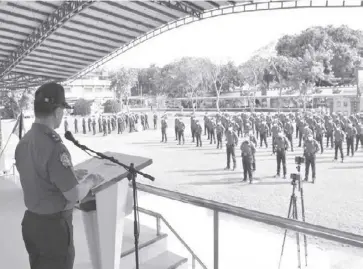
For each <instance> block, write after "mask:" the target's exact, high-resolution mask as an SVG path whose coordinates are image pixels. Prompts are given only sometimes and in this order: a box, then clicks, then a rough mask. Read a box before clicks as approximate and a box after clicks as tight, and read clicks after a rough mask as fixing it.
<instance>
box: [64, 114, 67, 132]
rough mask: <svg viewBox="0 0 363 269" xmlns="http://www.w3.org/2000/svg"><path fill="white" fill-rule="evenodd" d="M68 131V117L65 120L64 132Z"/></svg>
mask: <svg viewBox="0 0 363 269" xmlns="http://www.w3.org/2000/svg"><path fill="white" fill-rule="evenodd" d="M67 131H68V121H67V117H65V118H64V132H67Z"/></svg>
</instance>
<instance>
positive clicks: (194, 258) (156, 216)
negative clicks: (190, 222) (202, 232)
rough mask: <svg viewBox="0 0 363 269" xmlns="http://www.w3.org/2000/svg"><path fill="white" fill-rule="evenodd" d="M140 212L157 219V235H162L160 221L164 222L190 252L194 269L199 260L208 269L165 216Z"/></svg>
mask: <svg viewBox="0 0 363 269" xmlns="http://www.w3.org/2000/svg"><path fill="white" fill-rule="evenodd" d="M138 210H139V212H141V213H144V214H146V215H149V216H152V217H155V218H156V221H157V223H156V233H157V235H160V223H159V222H160V221H159V220H162V221H163V222H164V223H165V225H166V226H167V227H168V228H169V230H170V231H171V232H172V233H173V234H174V235H175V236H176V238H178V240H179V241H180V243H182V245H183V246H184V247H185V248H186V249H187V250H188V251H189V253H190V254H191V255H192V258H193V260H192V268H193V269H194V268H195V262H194V261H195V260H197V262H198V263H199V264H200V265H201V266H202V268H203V269H207V267H206V266H205V264H204V263H203V262H202V261H201V260H200V258H199V257H198V256H197V254H195V252H194V251H193V250H192V249H191V248H190V246H189V245H188V244H187V243H186V242H185V241H184V240H183V238H181V236H180V235H179V234H178V233H177V231H175V230H174V228H173V227H172V226H171V225H170V223H169V222H168V221H167V220H166V219H165V218H164V216H163V215H161V214H160V213H157V212H154V211H151V210H148V209H145V208H142V207H138Z"/></svg>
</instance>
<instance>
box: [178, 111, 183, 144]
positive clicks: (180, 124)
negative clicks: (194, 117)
mask: <svg viewBox="0 0 363 269" xmlns="http://www.w3.org/2000/svg"><path fill="white" fill-rule="evenodd" d="M184 130H185V124H184V122H183V119H182V118H179V121H178V130H177V131H178V141H179V143H178V145H181V143H182V142H183V145H184V144H185V138H184Z"/></svg>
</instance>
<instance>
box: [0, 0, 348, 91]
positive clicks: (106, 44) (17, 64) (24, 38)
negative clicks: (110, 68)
mask: <svg viewBox="0 0 363 269" xmlns="http://www.w3.org/2000/svg"><path fill="white" fill-rule="evenodd" d="M261 2H263V3H261ZM267 2H269V1H267V0H264V1H261V0H259V1H247V0H242V1H218V2H215V1H194V2H192V1H113V2H110V1H107V2H103V1H102V2H100V1H70V2H66V1H51V2H50V1H48V2H45V1H35V2H34V1H31V2H28V1H21V2H0V89H5V88H8V89H16V88H24V87H32V86H38V85H39V84H41V83H44V82H46V81H65V80H68V79H70V78H72V77H73V78H74V77H75V76H80V75H84V74H85V73H86V72H88V71H85V70H87V67H90V66H94V65H95V63H100V64H102V63H104V62H101V61H100V60H102V59H104V57H106V56H108V55H110V53H111V54H112V53H115V51H118V50H120V48H123V49H124V51H126V50H127V49H129V48H131V47H132V46H131V45H137V44H139V43H141V42H143V41H145V40H147V39H148V38H150V37H149V36H148V35H149V34H148V33H151V34H152V36H156V35H158V34H160V33H162V32H163V31H162V29H161V28H162V27H163V26H167V28H168V29H169V26H170V23H172V22H175V21H178V20H180V19H182V18H184V24H186V23H187V22H186V21H185V18H191V20H192V21H198V20H200V19H204V18H206V17H205V12H207V11H211V10H219V11H221V10H222V9H223V8H226V7H231V10H232V9H233V10H232V11H231V12H229V13H233V12H235V10H234V7H236V8H237V7H240V8H242V9H244V11H254V10H252V9H251V10H247V9H246V7H247V6H251V5H254V7H255V8H256V9H258V7H260V8H261V7H262V6H258V5H262V4H265V5H267V4H268V8H269V9H270V8H271V7H270V4H271V5H272V4H275V5H280V8H283V7H284V4H286V2H290V4H292V5H294V3H295V2H296V1H291V0H287V1H277V2H276V1H274V2H273V3H267ZM308 2H310V1H308ZM324 2H325V1H324ZM343 2H349V0H347V1H343ZM278 7H279V6H277V8H278ZM266 8H267V6H266ZM266 8H264V10H266ZM275 9H276V7H275ZM223 11H225V10H223ZM223 11H222V12H220V13H219V14H218V15H224V13H223ZM242 11H243V10H240V11H238V12H242ZM213 16H215V15H213V14H212V17H213ZM182 24H183V23H182ZM176 27H178V26H176ZM158 28H160V29H161V30H160V33H155V29H158ZM168 29H167V30H168ZM140 37H146V38H144V39H140ZM135 40H138V43H137V44H136V43H135Z"/></svg>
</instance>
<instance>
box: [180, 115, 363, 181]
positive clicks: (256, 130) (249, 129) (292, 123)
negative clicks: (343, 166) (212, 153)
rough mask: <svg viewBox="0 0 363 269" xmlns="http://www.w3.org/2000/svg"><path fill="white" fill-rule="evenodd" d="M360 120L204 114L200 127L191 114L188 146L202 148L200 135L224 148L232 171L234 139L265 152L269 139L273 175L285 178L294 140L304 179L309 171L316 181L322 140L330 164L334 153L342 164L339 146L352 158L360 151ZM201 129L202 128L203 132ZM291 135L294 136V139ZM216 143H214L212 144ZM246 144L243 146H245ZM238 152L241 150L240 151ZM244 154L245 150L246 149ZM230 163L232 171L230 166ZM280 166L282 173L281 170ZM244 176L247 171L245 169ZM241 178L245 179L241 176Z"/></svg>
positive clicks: (362, 141)
mask: <svg viewBox="0 0 363 269" xmlns="http://www.w3.org/2000/svg"><path fill="white" fill-rule="evenodd" d="M179 121H180V119H175V126H174V127H175V131H176V139H177V130H178V128H177V126H178V122H179ZM362 123H363V119H362V118H360V117H359V115H351V116H349V117H347V116H344V115H342V114H341V113H332V114H327V113H312V112H306V113H302V112H296V113H280V114H278V113H276V114H274V115H271V114H270V113H267V114H266V113H245V112H243V113H235V114H232V115H230V114H229V113H217V114H216V115H215V116H213V117H211V116H210V115H208V113H205V115H204V116H203V123H201V121H199V120H197V119H196V117H195V115H194V114H193V115H192V116H191V118H190V128H191V135H192V142H195V140H196V143H197V147H201V146H202V135H203V129H204V135H205V136H206V139H207V140H209V142H210V144H213V143H216V144H217V145H216V146H217V148H218V149H221V148H222V147H223V144H226V146H227V148H226V155H227V167H226V169H230V168H232V169H235V168H236V164H235V147H236V146H237V144H238V137H243V138H247V137H248V138H249V139H248V141H249V143H250V144H251V145H253V146H254V147H255V150H254V152H255V151H256V148H257V147H258V145H259V147H262V146H263V144H264V146H265V147H266V148H268V144H267V137H271V138H272V154H276V161H277V167H276V170H277V173H276V176H280V174H281V170H282V176H283V177H284V178H286V175H287V167H286V158H287V156H286V154H287V152H288V151H291V152H293V151H294V140H293V137H295V136H296V138H297V139H298V147H303V149H304V156H305V165H306V170H305V179H306V180H308V178H309V170H310V167H311V170H312V181H313V182H315V179H316V154H317V153H318V152H320V153H323V152H324V146H325V144H324V138H325V139H326V147H325V148H328V147H329V144H330V146H331V147H332V148H334V149H335V154H334V160H337V159H338V153H340V158H341V160H342V162H343V160H344V152H343V146H344V144H346V148H347V153H346V155H347V156H349V155H350V156H352V157H353V156H354V152H355V151H357V150H358V146H359V144H360V145H361V147H363V125H362ZM203 127H204V128H203ZM294 133H295V135H294ZM215 141H216V142H215ZM245 144H246V143H245ZM241 150H242V147H241ZM246 151H247V149H246ZM254 155H255V154H253V156H252V155H251V156H252V157H251V158H252V160H253V161H251V169H252V171H253V170H255V169H256V168H255V166H256V160H255V158H254ZM231 159H232V162H233V167H232V165H231ZM281 166H282V169H281ZM246 167H247V166H246ZM246 171H247V175H249V170H248V169H246ZM244 178H245V176H244Z"/></svg>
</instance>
